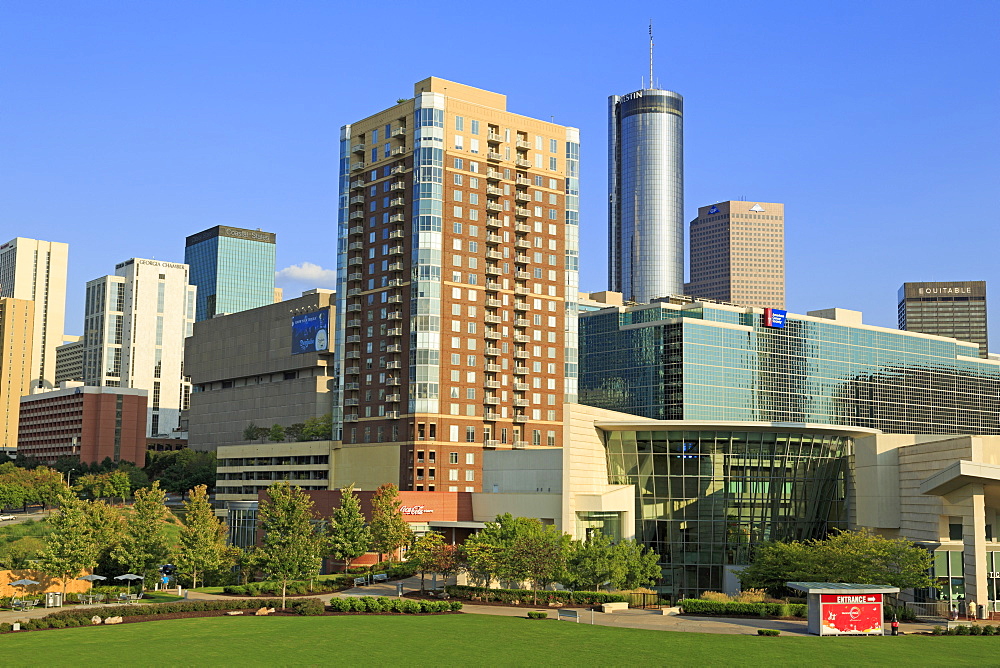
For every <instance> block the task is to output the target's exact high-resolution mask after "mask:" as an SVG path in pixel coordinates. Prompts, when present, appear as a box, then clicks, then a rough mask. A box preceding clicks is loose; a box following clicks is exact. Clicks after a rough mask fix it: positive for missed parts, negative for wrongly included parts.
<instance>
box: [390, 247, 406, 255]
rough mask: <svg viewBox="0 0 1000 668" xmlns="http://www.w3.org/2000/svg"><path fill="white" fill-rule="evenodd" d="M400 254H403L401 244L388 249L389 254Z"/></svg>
mask: <svg viewBox="0 0 1000 668" xmlns="http://www.w3.org/2000/svg"><path fill="white" fill-rule="evenodd" d="M402 254H403V247H402V246H393V247H392V248H390V249H389V255H402Z"/></svg>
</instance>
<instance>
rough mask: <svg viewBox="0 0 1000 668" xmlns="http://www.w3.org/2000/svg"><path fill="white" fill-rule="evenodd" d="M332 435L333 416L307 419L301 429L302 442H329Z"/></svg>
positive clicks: (328, 414) (327, 415)
mask: <svg viewBox="0 0 1000 668" xmlns="http://www.w3.org/2000/svg"><path fill="white" fill-rule="evenodd" d="M332 434H333V415H331V414H330V413H327V414H326V415H323V416H322V417H318V418H315V417H313V418H309V419H308V420H306V421H305V424H304V425H303V427H302V440H305V441H329V440H330V438H331V436H332Z"/></svg>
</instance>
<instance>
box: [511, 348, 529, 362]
mask: <svg viewBox="0 0 1000 668" xmlns="http://www.w3.org/2000/svg"><path fill="white" fill-rule="evenodd" d="M514 357H516V358H517V359H519V360H526V359H530V358H531V353H529V352H528V351H527V350H515V351H514Z"/></svg>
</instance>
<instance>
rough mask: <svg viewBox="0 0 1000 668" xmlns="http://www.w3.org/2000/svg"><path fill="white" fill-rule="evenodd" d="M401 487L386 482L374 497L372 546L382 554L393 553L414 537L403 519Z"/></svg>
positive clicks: (380, 555) (380, 556)
mask: <svg viewBox="0 0 1000 668" xmlns="http://www.w3.org/2000/svg"><path fill="white" fill-rule="evenodd" d="M400 505H401V502H400V500H399V489H398V488H397V487H396V486H395V485H393V484H392V483H386V484H384V485H382V486H381V487H379V488H378V489H377V490H375V496H374V497H372V521H371V534H372V547H373V548H374V549H375V551H376V552H378V559H379V561H380V562H381V561H382V555H384V554H388V555H390V556H391V555H392V554H393V553H394V552H395V551H396V550H398V549H399V548H401V547H403V546H404V545H406V544H408V543H409V542H410V541H411V540H412V539H413V532H412V531H411V530H410V525H409V524H408V523H407V522H406V520H404V519H403V513H401V512H400V510H399V507H400Z"/></svg>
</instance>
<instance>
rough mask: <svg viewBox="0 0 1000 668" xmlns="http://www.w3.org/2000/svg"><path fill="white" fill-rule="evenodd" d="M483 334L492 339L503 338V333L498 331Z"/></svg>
mask: <svg viewBox="0 0 1000 668" xmlns="http://www.w3.org/2000/svg"><path fill="white" fill-rule="evenodd" d="M483 336H485V337H486V338H487V339H490V340H492V341H496V340H497V339H501V338H503V334H501V333H500V332H486V333H485V334H483Z"/></svg>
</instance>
